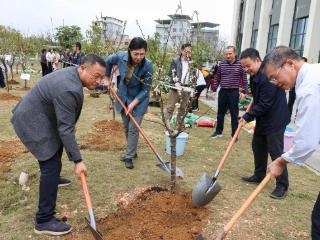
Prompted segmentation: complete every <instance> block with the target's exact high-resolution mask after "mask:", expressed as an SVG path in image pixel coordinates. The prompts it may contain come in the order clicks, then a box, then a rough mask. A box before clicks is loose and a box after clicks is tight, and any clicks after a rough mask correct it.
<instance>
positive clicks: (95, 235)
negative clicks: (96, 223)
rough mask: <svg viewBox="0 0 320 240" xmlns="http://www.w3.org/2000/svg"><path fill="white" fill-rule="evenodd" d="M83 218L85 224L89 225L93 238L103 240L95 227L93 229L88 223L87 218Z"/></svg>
mask: <svg viewBox="0 0 320 240" xmlns="http://www.w3.org/2000/svg"><path fill="white" fill-rule="evenodd" d="M84 219H85V221H86V223H87V225H88V227H89V229H90V231H91V233H92V235H93V237H94V239H95V240H103V237H102V235H101V233H100V232H98V231H97V230H96V229H94V228H93V227H92V226H91V224H90V222H89V220H88V219H87V218H84Z"/></svg>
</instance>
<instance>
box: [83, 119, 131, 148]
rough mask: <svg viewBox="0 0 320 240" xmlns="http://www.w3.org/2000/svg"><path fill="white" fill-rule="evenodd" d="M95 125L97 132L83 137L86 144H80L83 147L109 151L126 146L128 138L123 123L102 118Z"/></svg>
mask: <svg viewBox="0 0 320 240" xmlns="http://www.w3.org/2000/svg"><path fill="white" fill-rule="evenodd" d="M93 125H94V127H95V132H93V133H89V134H87V135H85V136H83V137H81V139H82V140H83V142H84V144H81V145H80V148H81V149H89V150H94V151H109V150H122V149H124V148H125V144H126V139H125V136H124V129H123V125H122V123H120V122H118V121H113V120H102V121H97V122H95V123H94V124H93Z"/></svg>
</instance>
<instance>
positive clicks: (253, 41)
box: [250, 29, 258, 48]
mask: <svg viewBox="0 0 320 240" xmlns="http://www.w3.org/2000/svg"><path fill="white" fill-rule="evenodd" d="M257 36H258V29H256V30H253V31H252V36H251V43H250V47H252V48H256V44H257Z"/></svg>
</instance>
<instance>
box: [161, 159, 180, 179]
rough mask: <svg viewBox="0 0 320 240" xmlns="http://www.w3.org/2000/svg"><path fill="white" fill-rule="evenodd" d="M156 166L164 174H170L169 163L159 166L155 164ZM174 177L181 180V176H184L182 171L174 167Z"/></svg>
mask: <svg viewBox="0 0 320 240" xmlns="http://www.w3.org/2000/svg"><path fill="white" fill-rule="evenodd" d="M157 166H158V167H159V168H161V169H162V170H164V171H165V172H167V173H169V174H171V163H170V162H166V163H164V164H162V163H159V164H157ZM176 176H177V177H181V178H183V176H184V175H183V172H182V170H181V169H180V168H178V167H176Z"/></svg>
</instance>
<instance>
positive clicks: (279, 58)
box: [262, 46, 320, 240]
mask: <svg viewBox="0 0 320 240" xmlns="http://www.w3.org/2000/svg"><path fill="white" fill-rule="evenodd" d="M262 65H263V67H262V68H263V70H264V72H265V74H266V75H267V76H268V78H269V79H271V82H272V83H274V84H275V85H277V86H278V87H281V88H283V89H289V88H292V87H295V89H296V95H297V98H296V101H297V108H298V113H297V116H296V125H297V133H296V135H295V137H294V140H293V146H292V148H291V149H290V150H289V151H288V152H286V153H284V154H283V155H282V156H281V157H279V158H277V159H276V160H275V161H273V162H272V163H271V164H270V165H269V167H268V171H269V172H270V173H271V175H272V177H274V178H275V177H277V176H279V175H280V174H281V173H282V171H283V169H284V168H285V166H286V165H287V164H288V163H295V164H298V165H301V164H303V163H304V162H305V161H306V159H307V158H309V157H310V156H311V154H312V153H313V152H314V151H315V150H316V149H317V147H318V145H319V143H320V111H319V110H320V109H319V106H320V64H308V63H305V62H304V61H303V60H302V58H301V57H300V56H299V55H298V54H297V53H296V52H295V51H294V50H292V49H290V48H288V47H284V46H279V47H277V48H275V49H274V50H272V51H271V52H270V53H268V54H267V55H266V57H265V58H264V60H263V63H262ZM319 161H320V160H319ZM311 235H312V240H320V193H319V195H318V199H317V201H316V203H315V205H314V209H313V212H312V233H311Z"/></svg>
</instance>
